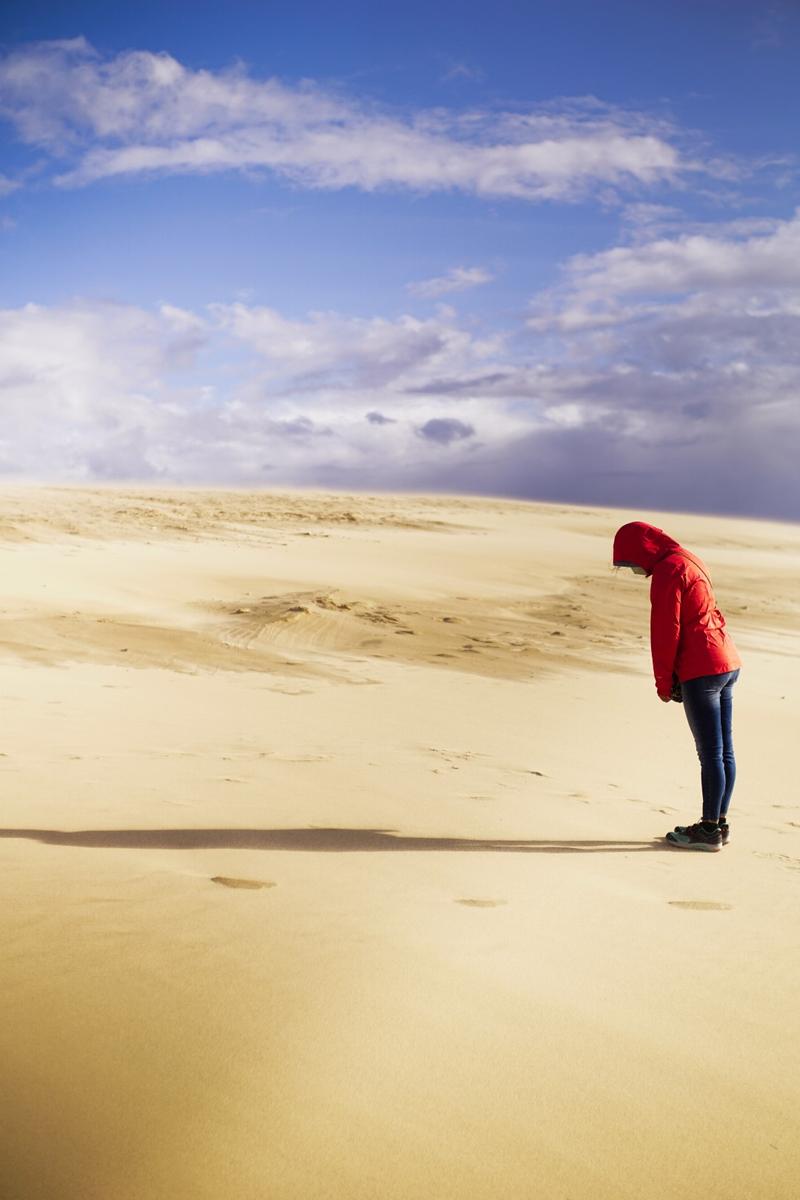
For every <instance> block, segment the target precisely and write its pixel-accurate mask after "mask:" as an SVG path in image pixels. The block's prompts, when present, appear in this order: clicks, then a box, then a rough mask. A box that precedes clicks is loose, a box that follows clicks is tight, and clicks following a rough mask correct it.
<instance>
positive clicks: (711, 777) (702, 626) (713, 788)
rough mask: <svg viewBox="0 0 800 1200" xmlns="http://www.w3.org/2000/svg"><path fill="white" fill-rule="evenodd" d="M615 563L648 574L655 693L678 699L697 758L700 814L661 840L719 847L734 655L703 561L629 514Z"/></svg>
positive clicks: (727, 791) (723, 836)
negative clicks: (700, 790) (695, 819)
mask: <svg viewBox="0 0 800 1200" xmlns="http://www.w3.org/2000/svg"><path fill="white" fill-rule="evenodd" d="M613 562H614V566H615V567H628V568H630V570H632V571H633V572H634V573H635V574H637V575H645V576H649V578H650V647H651V650H652V655H653V673H654V675H655V680H656V691H657V692H658V697H659V699H660V700H663V701H664V703H665V704H666V703H668V702H669V701H670V700H677V701H679V702H680V701H682V702H683V707H684V711H685V713H686V717H687V720H688V722H689V728H690V730H691V732H692V735H693V737H694V741H695V746H696V747H697V754H698V757H699V759H700V768H701V770H700V779H701V786H702V792H703V814H702V819H701V820H700V821H698V822H697V823H696V824H694V825H676V826H675V829H674V830H673V831H672V832H671V833H668V834H667V841H668V842H669V843H670V844H671V845H673V846H678V847H680V848H681V849H683V850H720V849H721V848H722V846H723V845H727V843H728V841H729V838H730V829H729V826H728V808H729V806H730V802H731V795H732V793H733V786H734V783H735V782H736V759H735V758H734V753H733V733H732V722H733V688H734V684H735V683H736V680H737V679H738V678H739V671H740V668H741V665H742V663H741V659H740V658H739V655H738V653H737V650H736V646H735V645H734V642H733V638H732V637H731V635H730V634H729V633H728V631H727V629H726V628H725V618H724V617H723V615H722V613H721V612H720V611H719V609H718V608H717V603H716V600H715V599H714V589H713V587H712V584H711V579H710V577H709V574H708V569H707V568H706V566H705V563H703V561H702V560H701V559H699V558H698V557H697V555H695V554H691V553H690V552H689V551H688V550H686V549H684V547H683V546H681V545H679V544H678V542H676V541H674V540H673V539H672V538H671V537H669V535H668V534H666V533H664V531H663V529H657V528H656V526H655V525H648V524H646V523H645V522H644V521H631V522H629V524H627V525H623V526H622V527H621V529H618V530H617V533H616V536H615V538H614V554H613Z"/></svg>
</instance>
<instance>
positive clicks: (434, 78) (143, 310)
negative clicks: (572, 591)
mask: <svg viewBox="0 0 800 1200" xmlns="http://www.w3.org/2000/svg"><path fill="white" fill-rule="evenodd" d="M799 67H800V0H779V2H775V3H770V2H769V0H767V2H766V3H761V2H759V3H755V2H753V3H751V2H750V0H669V2H667V0H649V2H648V3H647V4H642V3H641V0H636V2H635V3H634V2H627V0H626V2H623V0H608V2H606V3H603V4H598V3H597V0H493V2H492V3H491V4H489V3H475V2H474V0H458V2H457V3H456V2H451V0H441V2H437V0H428V2H427V3H421V2H420V0H407V2H406V3H396V4H386V5H382V4H375V3H374V0H371V2H369V3H361V2H351V0H340V3H338V4H336V5H332V4H330V3H329V2H328V0H326V2H324V3H323V2H316V0H314V2H308V0H296V2H295V3H294V4H293V5H288V4H286V3H285V0H280V3H273V2H272V0H228V2H227V3H225V4H222V3H209V2H208V0H160V2H159V3H155V2H153V0H138V2H137V4H136V5H109V4H108V3H106V2H105V0H103V2H99V0H97V2H94V0H62V2H51V3H45V2H43V0H4V4H3V6H2V9H0V413H1V414H2V422H1V423H0V480H5V481H10V482H13V481H29V480H37V481H43V482H72V483H92V482H102V483H108V482H113V481H120V482H129V481H138V482H148V483H162V484H172V483H177V484H184V485H192V486H195V485H206V484H208V485H212V484H224V485H235V486H245V487H264V488H269V487H270V486H276V485H281V486H283V485H287V484H290V485H297V486H314V487H323V488H335V489H339V490H342V489H344V490H367V491H370V490H372V491H375V490H407V489H408V490H414V491H428V492H438V491H448V492H461V493H481V494H490V495H498V496H510V497H519V498H529V499H540V500H554V501H559V502H574V503H582V504H583V503H585V504H607V505H614V506H625V507H632V508H637V507H646V508H649V509H671V510H681V511H702V512H712V513H730V514H743V515H753V516H761V517H778V518H783V519H789V520H795V521H796V520H800V483H799V482H798V479H800V472H799V471H798V468H797V462H798V458H799V457H800V152H798V148H797V128H798V120H799V119H800V69H799Z"/></svg>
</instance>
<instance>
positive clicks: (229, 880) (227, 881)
mask: <svg viewBox="0 0 800 1200" xmlns="http://www.w3.org/2000/svg"><path fill="white" fill-rule="evenodd" d="M211 882H212V883H221V884H222V886H223V887H229V888H252V889H254V890H255V889H256V888H273V887H277V886H278V885H277V884H275V883H272V882H271V881H270V880H268V879H235V878H234V877H233V876H231V875H214V876H212V879H211Z"/></svg>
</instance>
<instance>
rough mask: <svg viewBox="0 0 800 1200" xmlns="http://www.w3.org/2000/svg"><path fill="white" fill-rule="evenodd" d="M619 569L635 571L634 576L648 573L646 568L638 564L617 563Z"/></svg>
mask: <svg viewBox="0 0 800 1200" xmlns="http://www.w3.org/2000/svg"><path fill="white" fill-rule="evenodd" d="M616 565H617V566H618V567H624V568H626V569H627V570H628V571H633V573H634V575H646V574H647V571H646V569H645V568H644V567H640V566H639V564H638V563H617V564H616Z"/></svg>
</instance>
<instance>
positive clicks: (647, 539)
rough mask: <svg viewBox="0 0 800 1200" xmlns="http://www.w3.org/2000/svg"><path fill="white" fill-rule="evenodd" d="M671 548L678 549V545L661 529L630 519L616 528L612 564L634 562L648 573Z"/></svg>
mask: <svg viewBox="0 0 800 1200" xmlns="http://www.w3.org/2000/svg"><path fill="white" fill-rule="evenodd" d="M673 550H680V545H679V543H678V542H676V541H675V540H674V538H671V537H670V536H669V534H667V533H664V530H663V529H658V528H656V526H655V525H648V524H646V522H645V521H630V522H629V523H628V524H627V525H623V526H622V528H621V529H618V530H617V533H616V536H615V538H614V565H615V566H616V565H617V564H619V563H635V564H636V566H637V567H644V569H645V570H646V571H647V573H648V575H649V574H650V572H651V571H652V569H653V567H654V566H655V565H656V563H657V562H658V561H659V559H661V558H665V557H666V555H667V554H670V553H671V552H672V551H673Z"/></svg>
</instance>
